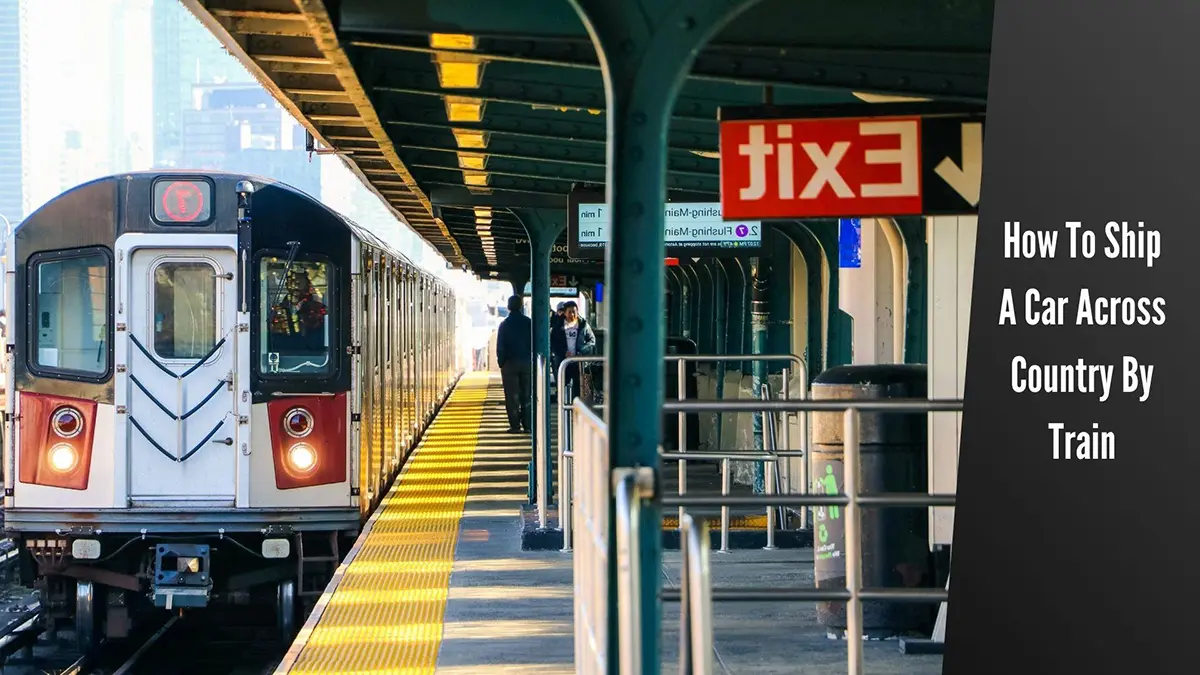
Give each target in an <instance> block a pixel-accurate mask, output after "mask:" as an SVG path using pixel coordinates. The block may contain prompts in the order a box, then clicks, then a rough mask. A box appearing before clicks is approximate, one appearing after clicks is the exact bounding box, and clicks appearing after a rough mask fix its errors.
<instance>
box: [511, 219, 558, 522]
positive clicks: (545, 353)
mask: <svg viewBox="0 0 1200 675" xmlns="http://www.w3.org/2000/svg"><path fill="white" fill-rule="evenodd" d="M514 213H515V215H516V216H517V218H518V219H519V220H520V221H521V224H522V225H524V226H525V232H526V233H527V234H528V235H529V253H530V271H529V278H530V280H531V281H532V282H533V283H532V286H533V289H532V290H533V293H532V296H533V297H532V299H531V301H530V305H531V309H530V312H529V313H530V317H529V319H530V321H531V322H532V323H533V353H534V358H535V359H537V357H539V356H540V357H541V358H542V362H543V363H544V364H546V380H545V387H544V388H539V387H538V386H537V364H536V361H535V363H534V371H533V378H534V382H533V400H531V401H530V408H529V409H530V410H532V411H533V414H534V419H533V425H534V427H533V431H534V434H533V453H532V456H531V457H530V459H529V493H530V503H531V504H535V503H537V492H538V491H537V485H538V481H544V482H545V484H546V486H547V492H546V494H547V501H549V498H550V497H552V496H553V495H552V494H551V493H552V490H550V486H551V485H553V483H552V482H551V453H550V442H549V430H550V406H549V405H546V406H545V408H544V410H543V411H542V412H543V413H544V414H543V415H541V416H540V418H539V416H538V414H537V411H538V406H537V402H538V399H539V398H540V399H541V400H543V401H546V402H547V404H548V403H549V401H550V376H549V373H550V370H549V369H550V252H551V251H552V250H553V249H554V242H555V241H556V240H557V239H558V235H560V234H562V231H563V229H564V228H566V226H567V223H566V213H565V212H558V211H546V210H542V209H522V210H520V211H515V212H514ZM538 425H542V426H541V428H543V429H545V430H546V431H547V439H546V441H545V442H544V443H538V438H537V436H538V434H537V429H538ZM539 453H540V454H541V455H542V457H543V459H544V462H543V464H542V467H543V468H544V471H543V474H542V475H541V476H539V475H537V457H538V454H539ZM546 507H547V508H549V504H546Z"/></svg>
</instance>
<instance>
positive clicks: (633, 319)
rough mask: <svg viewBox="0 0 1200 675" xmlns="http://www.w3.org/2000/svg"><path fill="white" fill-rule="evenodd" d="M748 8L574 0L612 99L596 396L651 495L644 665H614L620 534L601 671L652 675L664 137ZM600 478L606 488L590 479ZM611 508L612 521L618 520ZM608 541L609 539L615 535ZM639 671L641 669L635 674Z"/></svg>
mask: <svg viewBox="0 0 1200 675" xmlns="http://www.w3.org/2000/svg"><path fill="white" fill-rule="evenodd" d="M754 3H755V0H571V4H572V6H573V7H574V8H575V9H576V11H577V12H578V14H579V17H580V19H582V21H583V23H584V26H585V27H586V28H587V31H588V35H589V36H590V37H591V39H592V43H593V45H594V46H595V48H596V53H597V56H598V57H599V60H600V64H601V68H602V73H603V75H604V89H605V94H606V98H607V102H608V115H607V120H608V146H607V147H608V158H607V160H608V161H607V162H606V164H607V171H606V176H605V178H606V180H605V183H606V187H607V206H608V210H609V213H611V214H612V237H611V239H610V242H611V243H610V245H609V249H608V255H607V259H606V260H605V279H606V281H607V282H608V293H609V302H608V303H607V304H608V321H607V322H606V324H607V326H608V328H609V329H608V330H607V331H606V335H607V339H608V342H609V344H608V346H607V347H606V350H605V354H606V355H607V357H608V365H607V367H606V368H605V369H604V379H605V386H604V391H605V392H607V393H608V396H609V398H608V399H607V403H608V405H607V406H606V407H605V418H606V420H607V422H608V451H609V462H610V465H611V466H612V468H613V469H614V470H619V469H623V468H637V467H641V468H643V469H648V470H649V472H650V474H651V475H650V477H649V480H648V481H647V482H649V483H650V484H649V485H646V486H644V487H645V488H648V490H650V491H651V492H650V493H649V496H648V498H646V499H644V501H643V503H642V507H641V509H640V511H639V513H640V517H639V519H638V526H639V531H640V535H639V537H640V539H639V541H638V542H636V543H635V545H638V546H639V549H640V554H641V567H640V576H639V579H638V584H639V585H638V591H637V592H638V597H639V600H640V603H641V616H640V617H639V619H640V622H641V623H640V628H641V631H640V640H641V650H640V651H641V654H642V661H641V663H640V664H638V665H631V666H630V667H629V668H627V669H624V670H623V669H622V664H621V661H620V658H619V654H620V643H621V626H620V622H619V619H618V617H619V615H620V613H619V612H618V611H615V610H617V608H618V607H619V605H618V602H619V598H618V595H619V590H620V585H619V580H620V577H619V574H618V571H619V569H618V566H619V562H620V560H621V556H620V552H619V551H618V547H617V537H616V536H610V537H609V540H608V577H609V582H608V593H609V607H610V608H612V610H613V611H610V612H609V622H608V623H609V626H608V636H609V638H608V640H609V644H608V650H607V653H608V664H609V665H608V670H609V673H612V674H613V675H618V674H623V675H635V674H636V673H637V672H638V671H639V670H640V673H641V674H642V675H658V673H659V672H660V671H661V666H662V664H661V653H660V651H661V650H660V644H659V637H660V632H661V629H662V599H661V597H660V594H659V591H660V588H661V586H662V579H661V576H662V570H661V567H662V528H661V524H662V505H661V503H660V499H661V495H660V492H661V477H660V475H659V469H660V467H659V456H658V451H659V445H660V443H661V439H662V408H661V406H662V401H663V375H664V372H663V356H664V352H665V345H664V327H663V304H664V301H663V295H664V291H665V278H664V275H663V268H662V264H663V263H662V260H663V258H664V257H665V255H664V254H665V252H666V247H665V244H664V232H663V226H664V224H665V223H664V214H663V205H664V204H665V203H666V196H667V184H666V169H667V147H666V146H667V131H668V126H669V118H670V113H671V110H672V108H673V107H674V104H675V98H676V96H677V95H678V93H679V90H680V88H681V87H682V85H683V80H684V77H685V76H686V75H687V73H688V71H689V70H690V68H691V65H692V61H693V60H694V58H695V55H696V53H697V52H698V51H699V50H700V49H701V48H702V47H703V46H704V45H705V44H706V43H708V41H709V40H710V39H712V37H713V36H714V35H716V33H717V32H718V31H719V30H720V29H721V27H722V26H724V25H725V24H726V23H728V22H729V20H730V19H732V18H733V17H734V16H735V15H737V14H738V13H739V12H740V11H742V10H744V9H746V8H747V7H749V6H751V5H753V4H754ZM596 480H602V478H600V477H597V478H596ZM613 505H615V502H610V507H609V509H610V511H609V522H610V523H614V524H615V523H616V522H617V515H616V511H615V508H614V507H613ZM614 534H615V533H614ZM639 665H640V668H639V667H638V666H639Z"/></svg>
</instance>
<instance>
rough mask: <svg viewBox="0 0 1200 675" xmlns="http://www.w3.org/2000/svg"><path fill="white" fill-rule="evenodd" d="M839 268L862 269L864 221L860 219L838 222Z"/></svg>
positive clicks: (844, 219)
mask: <svg viewBox="0 0 1200 675" xmlns="http://www.w3.org/2000/svg"><path fill="white" fill-rule="evenodd" d="M838 258H839V260H838V267H840V268H842V269H858V268H860V267H862V221H861V220H859V219H858V218H841V219H839V220H838Z"/></svg>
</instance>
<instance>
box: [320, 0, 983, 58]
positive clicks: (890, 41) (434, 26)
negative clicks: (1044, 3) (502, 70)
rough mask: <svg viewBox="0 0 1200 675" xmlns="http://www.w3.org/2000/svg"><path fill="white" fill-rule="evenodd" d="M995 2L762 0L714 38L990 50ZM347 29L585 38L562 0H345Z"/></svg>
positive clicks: (723, 42) (344, 28)
mask: <svg viewBox="0 0 1200 675" xmlns="http://www.w3.org/2000/svg"><path fill="white" fill-rule="evenodd" d="M993 4H994V3H993V1H992V0H907V1H906V2H880V1H879V0H809V1H808V2H795V0H764V2H761V3H759V4H758V5H757V6H755V7H752V8H751V9H749V10H747V11H746V12H745V13H744V14H742V15H741V16H739V17H738V18H737V19H735V20H734V21H733V22H731V23H730V24H729V25H728V26H726V27H725V28H723V29H722V30H721V32H720V33H719V34H718V35H717V37H716V38H715V39H714V40H713V42H712V44H713V45H714V46H718V45H730V44H735V45H736V44H766V45H806V46H825V47H835V48H836V47H843V48H847V47H880V46H885V45H886V46H888V47H892V48H896V49H910V50H921V51H926V52H945V51H954V52H968V53H982V54H986V52H988V50H989V48H990V46H991V37H992V6H993ZM340 28H341V30H342V31H343V32H344V33H364V34H376V35H428V34H429V33H470V34H473V35H479V36H521V37H533V38H537V39H546V38H559V39H562V38H568V39H571V38H573V39H587V33H586V32H585V31H584V28H583V24H582V23H581V22H580V21H579V17H578V15H577V14H576V13H575V12H574V11H573V10H572V8H571V6H570V4H569V3H568V2H565V1H561V0H560V1H547V0H508V1H507V2H503V3H499V2H478V0H341V26H340Z"/></svg>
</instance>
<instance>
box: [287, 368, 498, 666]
mask: <svg viewBox="0 0 1200 675" xmlns="http://www.w3.org/2000/svg"><path fill="white" fill-rule="evenodd" d="M495 386H496V383H493V382H492V378H491V376H490V375H488V374H486V373H469V374H467V375H465V376H463V378H462V380H461V381H460V382H459V384H458V386H457V387H456V388H455V390H454V393H453V394H451V396H450V399H449V401H448V403H447V406H446V408H445V409H444V412H443V414H442V415H439V416H438V418H437V419H436V420H435V421H434V423H433V425H432V426H431V428H430V430H429V432H430V433H428V434H427V435H426V436H425V437H424V439H423V440H422V441H421V445H420V446H419V447H418V448H417V450H416V451H415V452H414V454H413V456H412V458H411V459H409V460H408V462H407V464H406V465H405V467H404V470H403V472H402V473H401V474H400V477H399V478H397V480H396V483H395V485H394V486H393V487H392V489H391V491H390V492H388V494H387V496H386V497H385V498H384V499H383V502H382V503H381V504H380V506H379V508H378V509H376V512H375V513H374V514H373V515H372V516H371V518H370V520H368V521H367V524H366V526H365V527H364V528H363V533H362V534H361V535H360V536H359V538H358V541H357V542H355V544H354V548H352V549H351V550H350V553H349V554H348V555H347V557H346V561H345V562H344V563H343V564H342V565H341V566H340V567H339V568H338V571H337V573H335V575H334V578H333V580H331V581H330V583H329V586H328V588H327V589H326V591H325V593H324V595H323V596H322V597H321V599H320V601H319V602H318V603H317V606H316V608H314V610H313V613H312V615H311V616H310V617H309V619H308V621H306V622H305V625H304V628H303V629H301V631H300V635H299V636H298V637H297V639H296V642H295V643H294V644H293V645H292V648H291V649H290V650H289V651H288V655H287V656H286V657H285V658H284V660H283V662H282V663H281V664H280V665H279V668H278V669H276V671H275V673H276V675H284V674H285V673H291V674H292V675H301V674H315V675H334V674H335V673H336V674H338V675H352V674H355V673H364V674H365V673H372V674H373V675H385V674H388V675H432V673H433V672H434V669H435V667H436V665H437V655H438V649H439V647H440V646H441V641H442V633H443V630H444V626H443V622H444V619H445V613H446V599H447V597H448V594H449V586H450V573H451V571H452V570H453V568H454V550H455V546H456V544H457V540H458V529H459V523H460V521H461V519H462V516H463V511H464V507H465V506H466V503H467V487H468V484H469V483H470V478H471V467H472V463H473V460H474V456H475V448H476V446H477V445H478V434H479V430H480V424H479V423H480V420H481V419H482V418H483V417H484V402H485V400H486V399H487V396H488V391H489V389H492V388H494V387H495Z"/></svg>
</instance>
